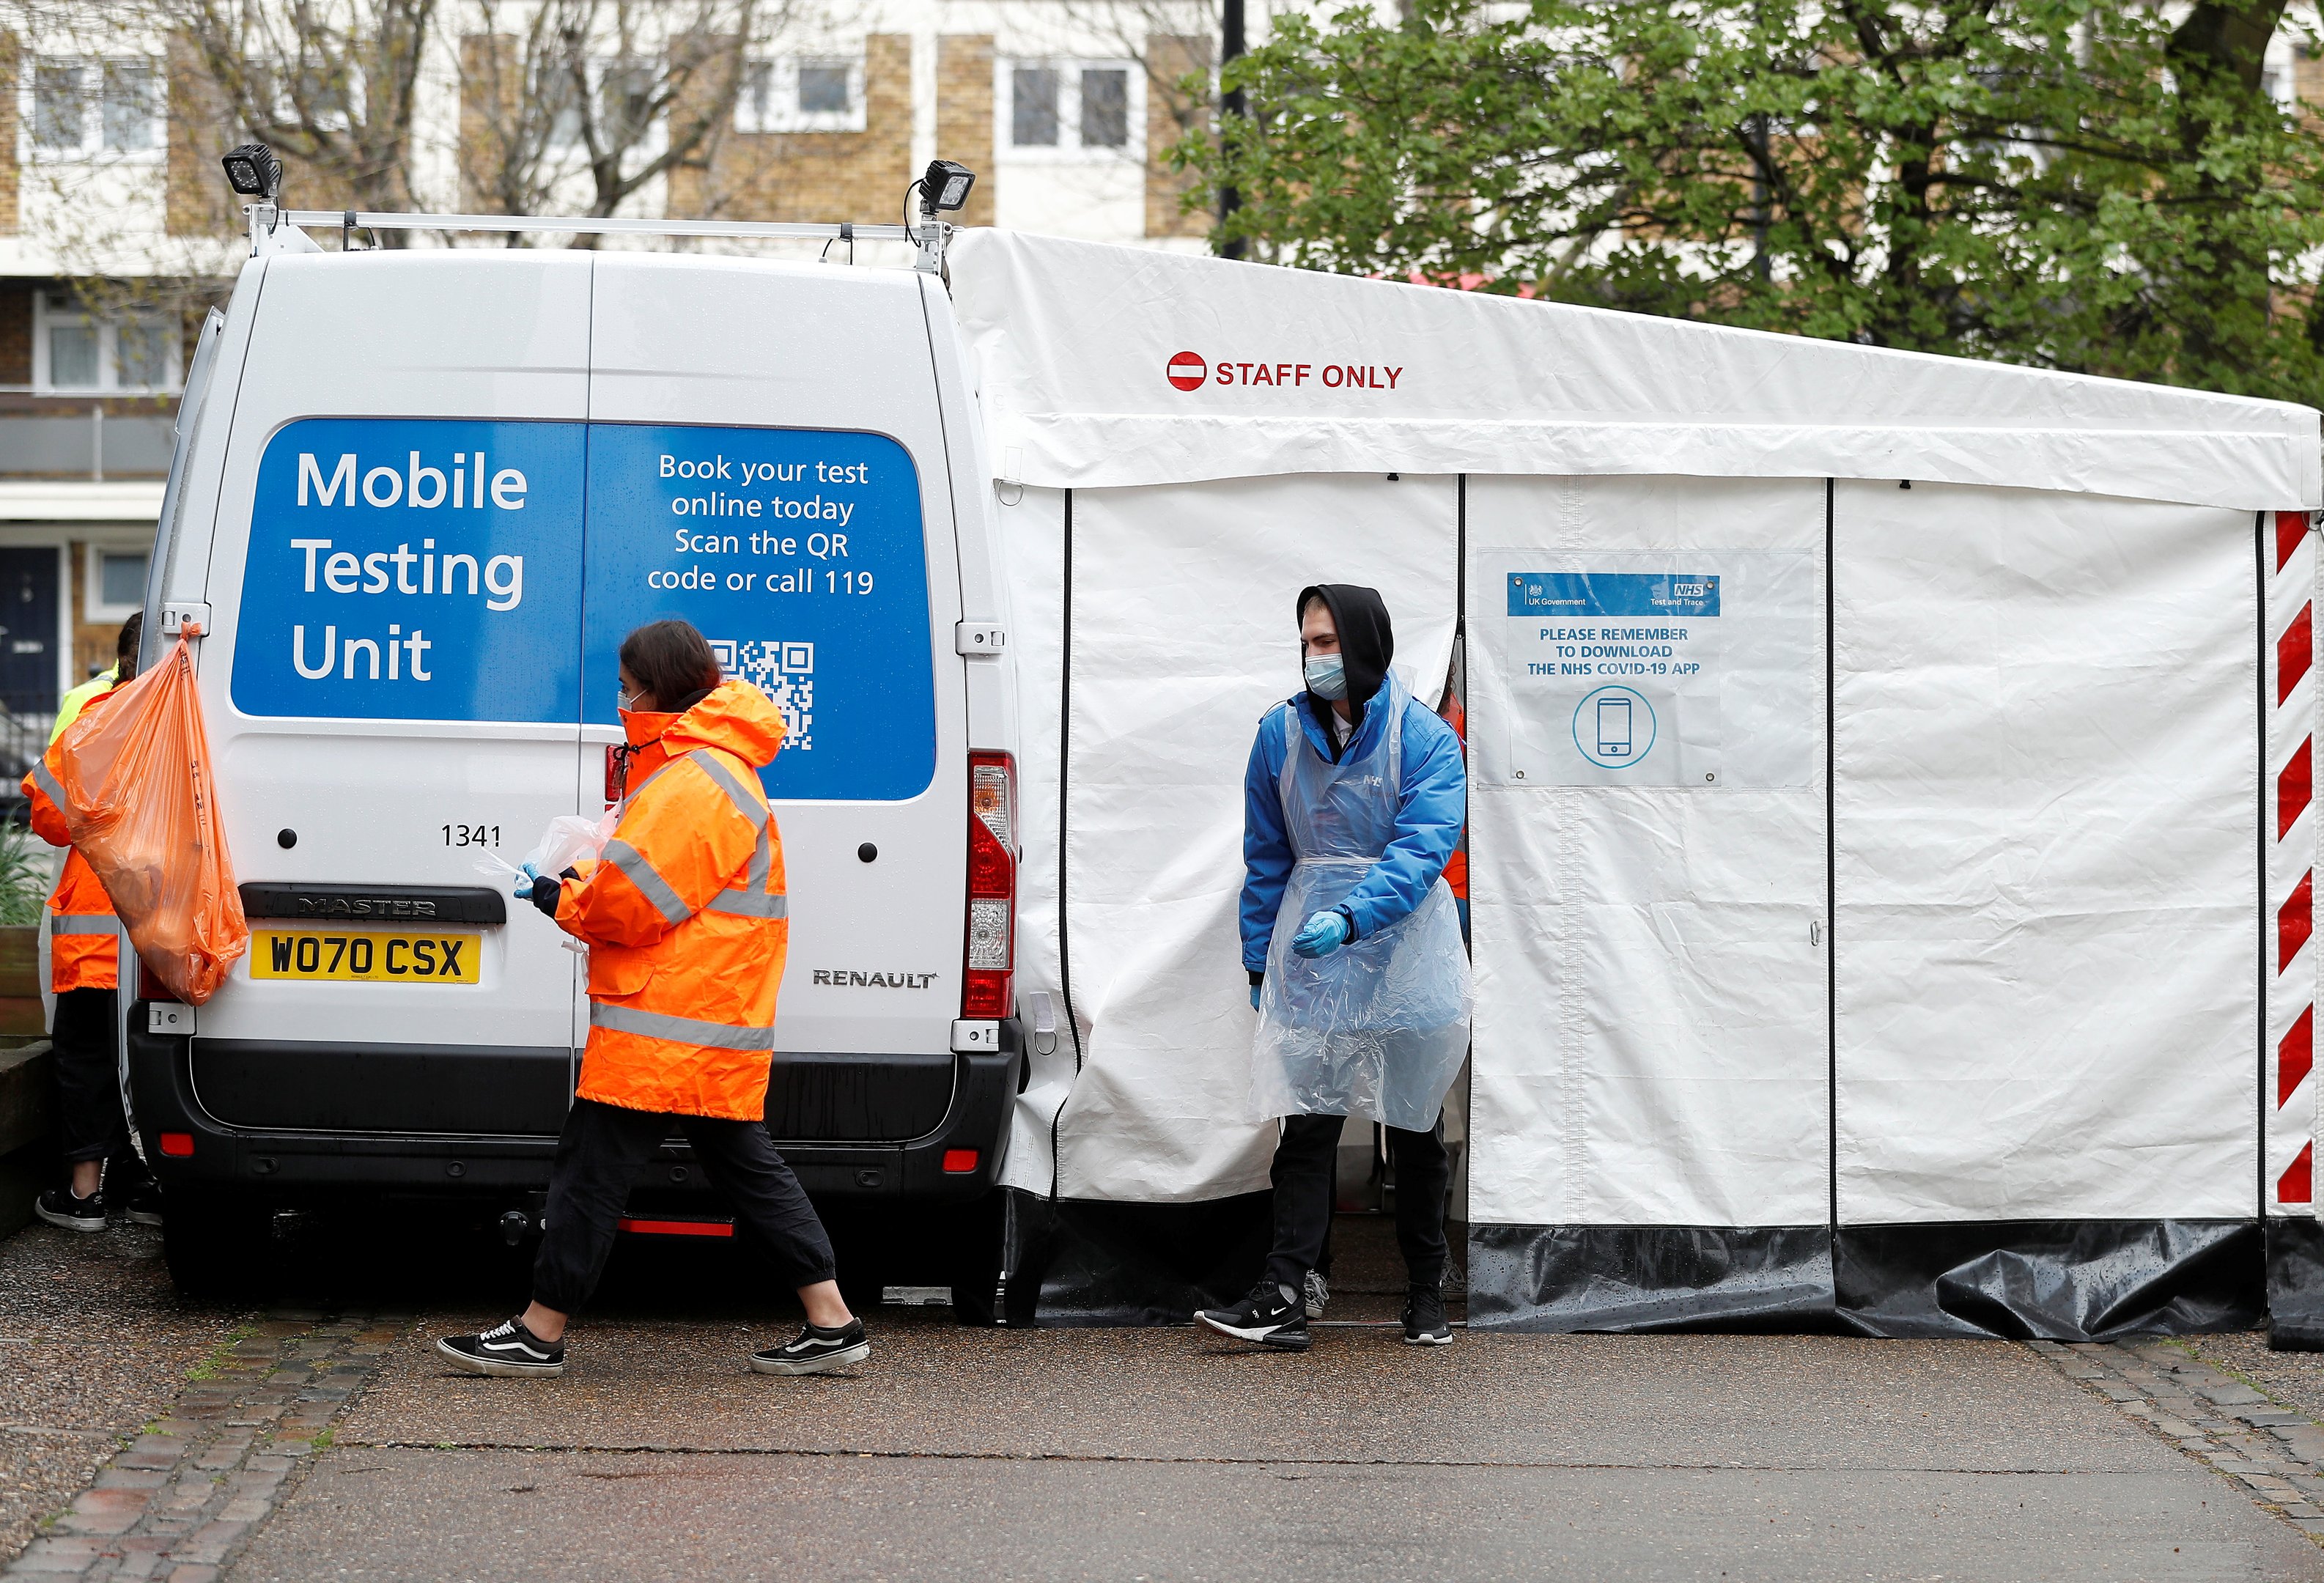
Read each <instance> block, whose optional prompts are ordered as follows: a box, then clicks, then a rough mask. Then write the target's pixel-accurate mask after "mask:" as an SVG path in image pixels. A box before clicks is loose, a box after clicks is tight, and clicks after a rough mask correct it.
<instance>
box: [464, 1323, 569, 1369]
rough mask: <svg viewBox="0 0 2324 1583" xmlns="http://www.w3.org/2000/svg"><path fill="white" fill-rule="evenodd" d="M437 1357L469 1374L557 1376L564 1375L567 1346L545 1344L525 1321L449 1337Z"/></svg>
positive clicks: (553, 1342)
mask: <svg viewBox="0 0 2324 1583" xmlns="http://www.w3.org/2000/svg"><path fill="white" fill-rule="evenodd" d="M436 1356H437V1357H438V1358H442V1359H443V1360H444V1361H445V1362H447V1363H448V1364H450V1365H451V1366H452V1367H454V1368H457V1369H463V1370H465V1371H466V1372H467V1373H469V1374H489V1375H498V1376H513V1377H531V1376H549V1377H552V1378H553V1377H554V1376H558V1375H560V1374H563V1373H564V1372H565V1343H564V1342H562V1341H544V1340H542V1339H540V1338H539V1337H538V1336H536V1335H534V1334H533V1333H532V1332H531V1331H530V1330H526V1329H525V1328H524V1321H522V1320H511V1321H508V1322H507V1323H506V1324H502V1325H494V1326H493V1328H492V1329H491V1330H486V1331H484V1334H482V1335H480V1336H447V1337H445V1338H444V1339H442V1340H440V1341H438V1342H437V1343H436Z"/></svg>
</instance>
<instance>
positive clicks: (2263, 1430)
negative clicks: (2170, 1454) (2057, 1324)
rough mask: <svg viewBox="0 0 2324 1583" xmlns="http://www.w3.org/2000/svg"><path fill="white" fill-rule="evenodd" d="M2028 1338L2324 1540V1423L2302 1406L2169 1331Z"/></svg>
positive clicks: (2068, 1371)
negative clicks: (2132, 1336) (2077, 1340)
mask: <svg viewBox="0 0 2324 1583" xmlns="http://www.w3.org/2000/svg"><path fill="white" fill-rule="evenodd" d="M2028 1345H2029V1346H2031V1347H2032V1348H2033V1350H2034V1351H2036V1352H2038V1353H2040V1354H2041V1355H2042V1356H2043V1357H2044V1358H2048V1359H2049V1360H2050V1362H2051V1364H2052V1366H2054V1367H2056V1368H2057V1370H2058V1372H2059V1373H2061V1374H2062V1375H2064V1376H2066V1377H2067V1378H2068V1379H2071V1380H2077V1381H2080V1383H2081V1384H2082V1385H2085V1386H2087V1387H2088V1388H2089V1389H2090V1390H2092V1391H2094V1392H2096V1393H2097V1394H2099V1395H2101V1396H2104V1397H2105V1398H2107V1400H2108V1401H2110V1402H2112V1403H2113V1404H2115V1407H2116V1409H2117V1410H2118V1411H2120V1412H2122V1413H2126V1414H2128V1415H2129V1416H2130V1417H2132V1418H2135V1419H2137V1420H2138V1421H2140V1422H2143V1423H2144V1424H2145V1425H2146V1427H2147V1428H2148V1429H2150V1430H2152V1431H2153V1432H2154V1433H2155V1434H2157V1435H2160V1436H2161V1437H2163V1439H2164V1440H2169V1441H2170V1442H2171V1443H2172V1444H2173V1445H2175V1446H2177V1447H2178V1448H2179V1449H2180V1450H2182V1451H2185V1452H2186V1453H2187V1454H2188V1455H2189V1456H2190V1457H2194V1458H2197V1459H2199V1460H2201V1461H2204V1462H2207V1463H2209V1464H2210V1466H2211V1467H2212V1468H2215V1469H2217V1470H2218V1473H2219V1475H2220V1477H2223V1478H2225V1479H2227V1481H2228V1482H2229V1483H2230V1484H2232V1485H2233V1486H2236V1488H2238V1489H2240V1490H2241V1491H2243V1492H2244V1493H2245V1494H2246V1495H2247V1496H2250V1497H2251V1498H2252V1499H2253V1500H2254V1501H2255V1502H2257V1503H2258V1505H2260V1507H2261V1508H2262V1509H2263V1510H2264V1511H2268V1512H2273V1514H2276V1515H2277V1516H2279V1517H2281V1518H2282V1519H2283V1520H2284V1521H2285V1522H2287V1523H2291V1524H2292V1526H2293V1527H2295V1528H2298V1529H2300V1530H2301V1531H2302V1532H2305V1533H2307V1535H2308V1536H2309V1537H2310V1539H2312V1540H2314V1541H2316V1542H2318V1543H2319V1544H2324V1427H2319V1426H2318V1424H2317V1422H2316V1421H2315V1420H2313V1419H2311V1418H2310V1417H2309V1416H2308V1415H2307V1414H2306V1413H2301V1412H2297V1411H2295V1410H2293V1409H2292V1408H2291V1407H2289V1406H2287V1405H2286V1404H2283V1403H2282V1402H2279V1401H2277V1400H2275V1399H2274V1398H2273V1397H2271V1396H2269V1395H2268V1394H2266V1393H2265V1392H2264V1391H2260V1390H2257V1389H2255V1388H2254V1385H2253V1382H2251V1381H2249V1380H2247V1379H2244V1378H2240V1377H2238V1376H2236V1375H2234V1374H2232V1373H2230V1372H2228V1371H2227V1370H2226V1369H2223V1368H2219V1367H2214V1366H2213V1365H2211V1364H2209V1363H2207V1362H2205V1361H2204V1360H2203V1359H2202V1358H2198V1357H2197V1356H2196V1355H2195V1354H2194V1352H2193V1351H2192V1350H2190V1348H2187V1347H2185V1346H2181V1345H2178V1344H2174V1343H2172V1342H2169V1341H2162V1340H2144V1341H2117V1342H2111V1343H2103V1344H2101V1343H2082V1344H2078V1345H2071V1346H2069V1345H2063V1344H2061V1343H2059V1342H2056V1341H2033V1342H2029V1343H2028Z"/></svg>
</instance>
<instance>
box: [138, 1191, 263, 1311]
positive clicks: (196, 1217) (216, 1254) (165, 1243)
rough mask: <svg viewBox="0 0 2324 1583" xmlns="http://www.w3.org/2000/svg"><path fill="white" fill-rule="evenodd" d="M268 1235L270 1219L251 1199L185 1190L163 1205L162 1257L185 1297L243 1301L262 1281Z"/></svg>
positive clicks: (219, 1193)
mask: <svg viewBox="0 0 2324 1583" xmlns="http://www.w3.org/2000/svg"><path fill="white" fill-rule="evenodd" d="M266 1231H267V1223H266V1219H265V1216H264V1214H263V1211H262V1210H261V1209H260V1207H259V1206H258V1205H256V1204H254V1203H252V1202H250V1201H248V1200H246V1199H243V1198H240V1197H237V1196H235V1195H233V1194H229V1193H222V1192H215V1191H209V1192H204V1191H191V1192H189V1191H188V1190H186V1189H184V1188H180V1189H178V1190H177V1191H176V1192H171V1193H170V1194H168V1196H167V1198H166V1200H165V1201H164V1203H163V1207H162V1211H161V1258H162V1261H163V1262H164V1263H166V1264H167V1265H169V1266H170V1279H171V1281H172V1282H174V1283H175V1284H176V1285H177V1288H178V1290H179V1292H180V1293H182V1294H183V1295H185V1296H187V1297H192V1298H198V1299H208V1300H216V1301H225V1300H227V1299H231V1298H235V1297H239V1296H242V1295H244V1294H245V1293H247V1292H248V1291H249V1290H250V1288H251V1286H252V1284H254V1281H255V1279H256V1276H257V1274H258V1267H259V1263H260V1257H259V1255H260V1250H261V1249H262V1247H263V1245H264V1242H265V1238H266Z"/></svg>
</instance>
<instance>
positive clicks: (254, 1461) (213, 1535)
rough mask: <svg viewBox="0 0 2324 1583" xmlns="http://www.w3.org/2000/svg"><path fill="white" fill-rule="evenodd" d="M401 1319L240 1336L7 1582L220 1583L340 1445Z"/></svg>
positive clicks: (258, 1328)
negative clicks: (337, 1433)
mask: <svg viewBox="0 0 2324 1583" xmlns="http://www.w3.org/2000/svg"><path fill="white" fill-rule="evenodd" d="M401 1323H402V1320H401V1316H389V1315H382V1314H369V1313H364V1314H343V1315H337V1316H328V1315H324V1314H320V1313H300V1312H294V1311H280V1312H276V1313H273V1314H270V1315H269V1316H267V1317H266V1318H265V1319H264V1320H263V1321H260V1322H259V1323H257V1324H256V1325H254V1326H252V1327H248V1328H246V1329H244V1330H240V1331H238V1332H237V1333H236V1334H235V1336H234V1337H233V1338H232V1339H229V1340H228V1341H226V1343H224V1344H222V1345H221V1346H220V1347H219V1348H217V1350H216V1351H215V1352H213V1353H212V1354H211V1355H210V1356H209V1357H208V1358H206V1359H204V1360H203V1362H202V1363H201V1364H200V1365H198V1366H197V1367H196V1368H195V1369H194V1370H193V1373H192V1375H191V1376H189V1378H188V1380H187V1382H186V1386H185V1389H184V1390H183V1391H181V1392H180V1394H179V1396H178V1399H177V1401H176V1403H175V1404H172V1406H171V1409H170V1412H169V1414H168V1416H166V1417H164V1418H161V1419H159V1420H157V1421H156V1422H152V1423H150V1424H148V1425H146V1426H145V1432H143V1433H142V1434H140V1435H138V1436H137V1437H136V1438H134V1440H131V1441H130V1442H129V1443H128V1445H126V1446H125V1447H124V1449H123V1450H120V1451H119V1452H118V1453H116V1454H115V1456H114V1457H113V1459H111V1460H110V1461H109V1462H107V1463H106V1465H105V1466H104V1467H103V1468H100V1469H99V1470H98V1473H97V1480H96V1482H95V1483H94V1484H93V1485H92V1486H90V1487H89V1488H88V1489H86V1490H84V1491H82V1492H81V1494H80V1495H79V1496H78V1498H76V1499H75V1500H74V1502H73V1504H72V1505H71V1507H70V1508H69V1510H67V1511H66V1512H65V1513H63V1514H61V1515H60V1516H58V1517H57V1518H56V1519H55V1520H54V1521H53V1522H51V1523H46V1524H44V1525H43V1530H42V1533H41V1535H40V1537H38V1538H36V1539H34V1540H33V1541H32V1543H31V1544H30V1545H29V1546H27V1547H26V1549H25V1551H24V1553H23V1555H21V1556H19V1557H18V1558H17V1559H16V1560H15V1561H14V1563H13V1564H12V1565H10V1566H9V1568H8V1569H7V1571H6V1574H5V1575H6V1576H7V1577H9V1578H27V1579H45V1580H51V1583H53V1580H56V1579H61V1578H89V1579H100V1578H104V1579H110V1578H161V1579H167V1580H168V1583H211V1580H212V1579H214V1578H217V1576H218V1575H219V1574H220V1573H221V1572H222V1571H223V1570H224V1569H225V1568H226V1565H227V1563H229V1562H230V1561H231V1560H233V1559H234V1557H235V1555H236V1554H237V1553H239V1551H241V1549H242V1547H243V1545H244V1542H246V1541H247V1540H248V1539H249V1537H250V1535H251V1533H252V1532H253V1530H254V1529H255V1528H256V1527H257V1525H258V1524H259V1523H262V1522H263V1521H265V1519H266V1517H267V1516H268V1515H269V1514H271V1513H272V1511H273V1510H274V1508H275V1506H276V1505H278V1504H279V1503H280V1501H281V1499H282V1497H283V1496H285V1495H287V1494H288V1493H289V1490H290V1488H291V1486H292V1485H293V1484H294V1483H295V1482H296V1480H297V1479H298V1477H299V1475H300V1471H301V1470H302V1468H303V1467H304V1465H305V1463H306V1461H307V1459H309V1457H310V1456H311V1454H312V1453H313V1452H314V1450H316V1449H317V1446H318V1444H321V1445H328V1444H329V1443H330V1435H331V1431H332V1426H333V1424H334V1423H335V1422H337V1419H338V1417H339V1415H340V1414H341V1413H343V1412H344V1411H345V1410H346V1406H347V1404H349V1403H350V1402H351V1401H352V1400H353V1399H354V1398H355V1394H356V1393H357V1392H359V1391H360V1390H362V1388H363V1386H364V1384H365V1383H366V1382H367V1381H368V1380H369V1379H370V1378H371V1376H372V1375H373V1373H374V1371H375V1370H376V1369H377V1368H378V1367H379V1364H380V1362H381V1360H382V1359H383V1358H384V1357H385V1356H386V1354H387V1351H388V1348H390V1347H391V1346H392V1344H393V1343H394V1341H395V1339H396V1336H397V1334H398V1332H399V1331H400V1330H401Z"/></svg>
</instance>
